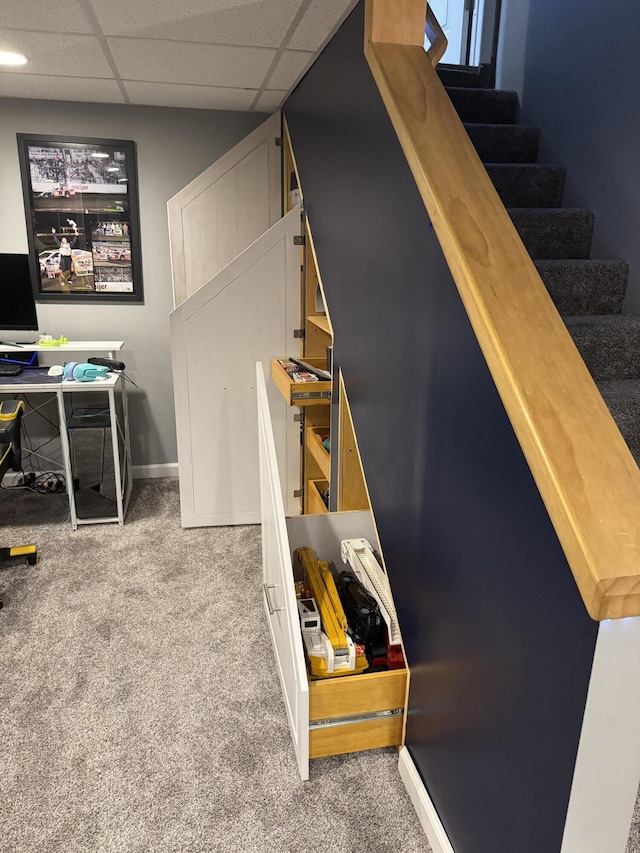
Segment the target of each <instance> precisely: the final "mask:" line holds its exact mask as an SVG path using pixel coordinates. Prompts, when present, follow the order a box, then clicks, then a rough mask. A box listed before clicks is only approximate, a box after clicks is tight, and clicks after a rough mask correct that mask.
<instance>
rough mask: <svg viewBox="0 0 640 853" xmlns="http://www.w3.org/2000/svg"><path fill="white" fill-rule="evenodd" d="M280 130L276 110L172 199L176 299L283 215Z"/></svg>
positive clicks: (205, 280) (169, 209)
mask: <svg viewBox="0 0 640 853" xmlns="http://www.w3.org/2000/svg"><path fill="white" fill-rule="evenodd" d="M280 134H281V128H280V114H279V113H276V114H274V115H273V116H271V117H270V118H268V119H267V120H266V121H265V122H263V123H262V124H261V125H260V126H259V127H257V128H256V129H255V130H254V131H253V133H250V134H249V136H246V137H245V138H244V139H243V140H242V141H241V142H239V143H238V144H237V145H236V146H235V147H234V148H232V149H231V150H230V151H228V152H227V153H226V154H225V155H224V156H223V157H221V158H220V159H219V160H217V161H216V162H215V163H214V164H213V165H212V166H209V168H208V169H206V170H205V171H204V172H203V173H202V174H201V175H199V176H198V177H197V178H195V179H194V180H193V181H191V183H189V184H187V186H186V187H184V189H182V190H181V191H180V192H179V193H178V194H177V195H175V196H174V197H173V198H172V199H170V200H169V202H168V205H167V209H168V213H169V238H170V246H171V271H172V275H173V294H174V304H175V305H180V303H181V302H183V301H184V300H185V299H186V298H187V297H188V296H190V295H191V294H192V293H194V292H195V291H196V290H197V289H198V288H199V287H201V286H202V285H203V284H204V283H205V282H207V281H209V279H211V278H212V277H213V276H214V275H215V274H216V273H217V272H218V271H219V270H221V269H222V268H223V267H224V266H225V265H226V264H228V263H229V261H231V260H232V259H233V258H235V257H236V255H239V254H240V252H242V251H244V249H246V248H247V246H249V245H250V244H251V243H253V241H254V240H257V239H258V238H259V237H260V236H261V235H262V234H264V232H265V231H266V230H267V229H268V228H270V227H271V225H273V224H274V222H277V221H278V219H279V218H280V214H281V178H280V175H281V150H282V149H281V148H279V147H278V146H277V145H276V139H277V138H279V137H280Z"/></svg>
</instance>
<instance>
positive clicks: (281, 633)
mask: <svg viewBox="0 0 640 853" xmlns="http://www.w3.org/2000/svg"><path fill="white" fill-rule="evenodd" d="M256 381H257V399H258V433H259V452H260V492H261V507H262V513H261V522H262V566H263V581H264V590H263V592H264V604H265V609H266V611H267V620H268V622H269V630H270V633H271V642H272V644H273V651H274V655H275V658H276V663H277V667H278V675H279V676H280V684H281V686H282V695H283V698H284V703H285V707H286V710H287V720H288V721H289V728H290V730H291V738H292V740H293V747H294V750H295V753H296V759H297V761H298V770H299V772H300V778H301V779H302V780H305V779H308V778H309V684H308V681H307V667H306V664H305V659H304V651H303V648H302V635H301V633H300V622H299V619H298V608H297V603H296V597H295V591H294V585H293V572H292V568H291V547H290V545H289V537H288V534H287V526H286V522H285V512H284V505H283V502H282V493H281V490H280V476H279V473H278V452H277V449H276V441H275V439H274V433H273V429H272V425H273V421H272V417H271V410H270V405H269V399H268V393H267V387H266V384H265V379H264V371H263V366H262V364H261V363H258V364H257V365H256Z"/></svg>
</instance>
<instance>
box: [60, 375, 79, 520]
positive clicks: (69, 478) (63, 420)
mask: <svg viewBox="0 0 640 853" xmlns="http://www.w3.org/2000/svg"><path fill="white" fill-rule="evenodd" d="M56 396H57V397H58V422H59V424H60V444H61V445H62V461H63V464H64V478H65V482H66V485H67V497H68V498H69V514H70V516H71V526H72V527H73V529H74V530H77V529H78V516H77V515H76V496H75V493H74V490H73V473H72V471H71V450H70V448H69V433H68V432H67V413H66V411H65V408H64V393H63V391H62V387H61V388H60V389H59V390H58V391H57V392H56Z"/></svg>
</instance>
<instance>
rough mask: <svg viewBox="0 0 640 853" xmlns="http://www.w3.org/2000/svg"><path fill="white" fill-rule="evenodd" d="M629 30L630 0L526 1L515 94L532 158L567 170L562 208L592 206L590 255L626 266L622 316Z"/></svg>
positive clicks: (629, 158) (629, 144) (629, 250)
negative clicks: (533, 148) (538, 138)
mask: <svg viewBox="0 0 640 853" xmlns="http://www.w3.org/2000/svg"><path fill="white" fill-rule="evenodd" d="M638 32H640V5H638V3H629V2H626V0H614V2H611V3H601V2H599V0H598V2H596V0H580V2H577V0H535V2H534V3H532V4H531V10H530V15H529V26H528V31H527V41H526V59H525V66H524V87H523V99H522V116H523V119H524V121H526V122H528V123H531V124H536V125H539V126H540V127H541V128H542V145H541V159H543V160H545V161H546V162H550V163H560V164H563V165H565V166H566V167H567V189H566V193H565V205H569V206H576V207H588V208H592V209H593V210H595V212H596V228H595V234H594V241H593V248H592V257H594V258H623V259H624V260H626V261H628V262H629V265H630V286H629V292H628V296H627V301H626V304H625V311H626V312H629V313H638V312H640V240H638V228H639V226H640V196H639V194H638V184H639V183H640V145H639V144H638V140H639V139H640V107H639V103H640V101H639V100H638V80H640V52H639V51H638V46H637V38H636V34H637V33H638ZM503 37H504V39H505V41H506V40H507V39H508V38H509V37H510V33H509V32H505V33H503Z"/></svg>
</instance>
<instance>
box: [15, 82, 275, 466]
mask: <svg viewBox="0 0 640 853" xmlns="http://www.w3.org/2000/svg"><path fill="white" fill-rule="evenodd" d="M264 119H265V116H264V115H260V114H249V113H239V112H215V111H209V110H178V109H162V108H157V107H134V106H119V105H114V104H74V103H68V102H57V101H35V100H20V99H13V98H3V99H0V186H1V187H2V205H0V252H26V251H27V232H26V224H25V214H24V202H23V196H22V187H21V182H20V169H19V164H18V148H17V144H16V133H51V134H66V135H74V134H76V135H78V136H95V137H103V138H112V139H132V140H134V141H135V142H136V144H137V155H138V179H139V192H140V222H141V232H142V267H143V276H144V292H145V302H144V305H104V306H101V305H86V306H85V305H82V304H53V305H51V304H39V305H38V318H39V323H40V331H41V332H47V333H49V334H53V335H54V336H55V337H58V336H59V335H60V334H63V335H66V337H67V338H69V339H70V340H71V339H75V340H101V339H109V340H124V341H125V347H126V348H125V350H124V353H123V356H122V359H123V361H124V362H125V363H126V365H127V373H128V374H129V375H130V376H131V377H132V378H133V379H134V380H135V382H136V383H137V384H138V386H139V388H140V390H139V391H136V390H135V389H133V388H132V389H131V391H132V393H131V395H130V413H131V436H132V456H133V463H134V465H155V464H161V463H167V462H176V460H177V451H176V436H175V419H174V408H173V390H172V380H171V358H170V348H169V312H170V311H171V309H172V307H173V296H172V288H171V269H170V263H169V238H168V228H167V208H166V205H167V201H168V200H169V199H170V198H171V197H172V196H173V195H175V193H177V192H178V191H179V190H180V189H181V188H182V187H183V186H184V185H185V184H187V183H188V182H189V181H190V180H192V179H193V178H194V177H196V175H198V174H200V172H202V171H203V170H204V169H206V168H207V166H210V165H211V163H213V162H214V161H215V160H217V159H218V157H220V156H221V155H222V154H224V153H225V152H226V151H228V150H229V149H230V148H231V147H233V145H235V144H236V142H238V141H239V140H240V139H242V138H243V137H244V136H246V135H247V134H248V133H250V132H251V131H252V130H253V129H254V128H255V127H257V126H258V124H260V123H261V122H262V121H264Z"/></svg>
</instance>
